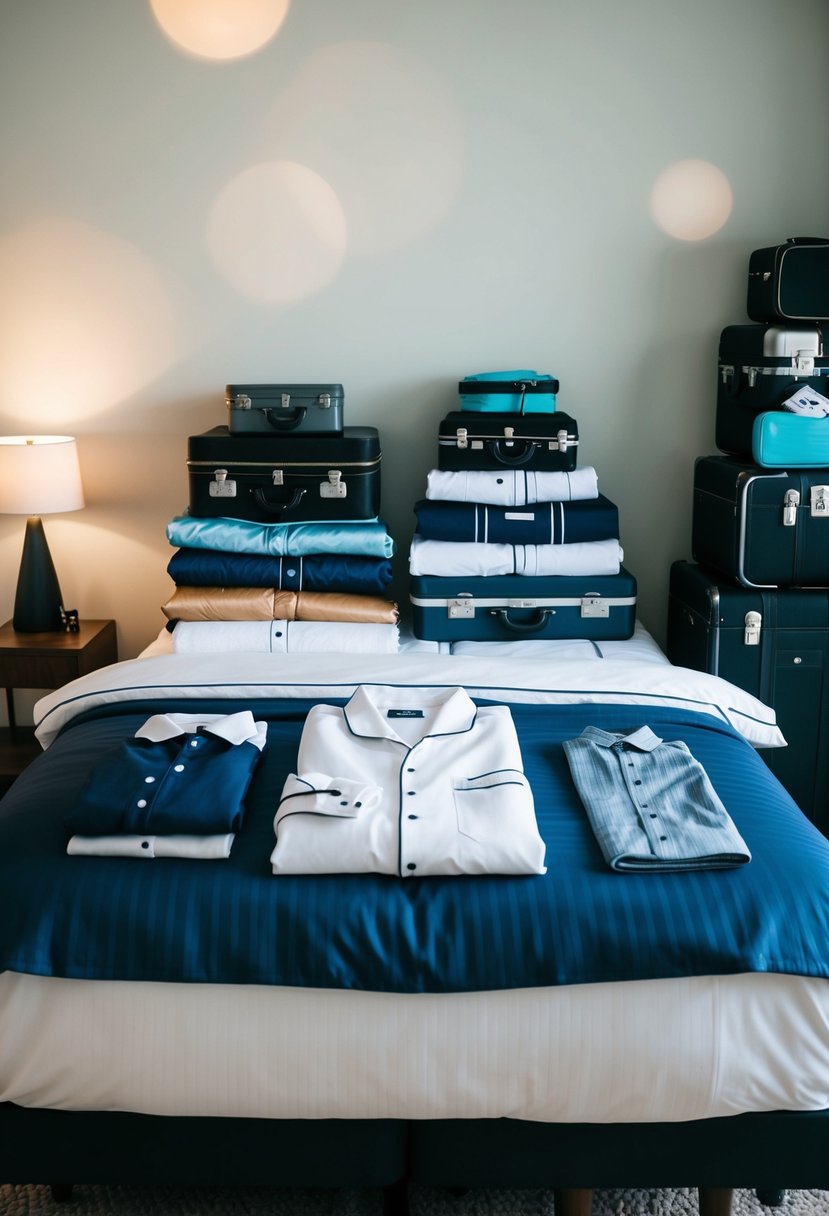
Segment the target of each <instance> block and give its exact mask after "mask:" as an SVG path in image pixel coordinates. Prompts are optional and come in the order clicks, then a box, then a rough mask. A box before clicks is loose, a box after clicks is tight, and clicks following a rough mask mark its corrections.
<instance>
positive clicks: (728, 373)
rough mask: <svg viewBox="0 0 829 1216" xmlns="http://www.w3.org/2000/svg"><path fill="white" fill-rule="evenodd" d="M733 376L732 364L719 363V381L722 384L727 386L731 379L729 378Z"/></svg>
mask: <svg viewBox="0 0 829 1216" xmlns="http://www.w3.org/2000/svg"><path fill="white" fill-rule="evenodd" d="M733 375H734V364H733V363H721V364H720V379H721V380H722V382H723V384H728V381H729V380H730V379H731V377H732V376H733Z"/></svg>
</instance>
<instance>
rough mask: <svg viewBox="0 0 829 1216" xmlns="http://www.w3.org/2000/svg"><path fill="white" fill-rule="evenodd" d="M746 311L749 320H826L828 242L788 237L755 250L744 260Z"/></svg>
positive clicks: (828, 305)
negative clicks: (746, 291) (746, 263)
mask: <svg viewBox="0 0 829 1216" xmlns="http://www.w3.org/2000/svg"><path fill="white" fill-rule="evenodd" d="M747 310H748V315H749V316H750V317H751V319H752V320H753V321H784V322H789V323H791V322H794V323H795V324H799V323H801V322H803V321H826V320H829V239H827V238H825V237H814V236H792V237H789V239H788V240H787V241H784V242H783V243H782V244H780V245H771V246H769V247H768V248H766V249H755V250H754V252H753V253H752V254H751V256H750V258H749V261H748V299H747Z"/></svg>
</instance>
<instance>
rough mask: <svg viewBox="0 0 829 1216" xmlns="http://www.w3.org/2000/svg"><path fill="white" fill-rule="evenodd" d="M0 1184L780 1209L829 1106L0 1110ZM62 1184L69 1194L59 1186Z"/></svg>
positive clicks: (801, 1174) (573, 1210)
mask: <svg viewBox="0 0 829 1216" xmlns="http://www.w3.org/2000/svg"><path fill="white" fill-rule="evenodd" d="M0 1181H2V1182H5V1183H17V1184H24V1183H43V1182H48V1183H51V1184H52V1185H53V1187H54V1188H55V1196H56V1198H58V1197H61V1196H63V1197H66V1196H67V1195H68V1193H70V1192H71V1185H72V1183H88V1184H99V1185H104V1184H111V1185H117V1184H121V1185H126V1184H140V1183H143V1184H157V1185H178V1186H188V1185H190V1186H210V1185H216V1186H232V1185H245V1186H257V1185H261V1186H279V1187H286V1188H305V1187H332V1188H339V1187H371V1188H380V1189H382V1190H383V1195H384V1212H385V1216H402V1213H404V1212H405V1210H406V1190H407V1184H408V1183H409V1182H414V1183H419V1184H422V1185H426V1186H437V1187H448V1188H453V1189H459V1190H465V1189H469V1188H470V1187H504V1188H524V1187H528V1188H538V1189H545V1190H555V1191H556V1192H557V1198H558V1201H559V1204H560V1207H559V1216H562V1213H563V1214H564V1216H587V1213H588V1212H589V1194H590V1190H589V1188H594V1187H595V1188H602V1189H614V1190H615V1189H638V1188H648V1187H698V1188H699V1189H700V1203H701V1206H700V1211H701V1213H703V1216H726V1214H727V1212H728V1209H729V1206H730V1200H729V1196H730V1189H731V1188H737V1187H739V1188H745V1189H751V1190H756V1191H757V1193H758V1196H759V1197H760V1198H761V1200H763V1201H765V1202H770V1203H776V1202H779V1200H780V1198H781V1197H782V1189H783V1188H786V1189H798V1188H802V1189H808V1190H829V1111H818V1112H802V1113H800V1112H798V1113H790V1112H771V1113H766V1114H746V1115H734V1116H732V1117H730V1118H722V1119H702V1120H697V1121H694V1122H690V1123H629V1124H624V1123H619V1124H605V1123H596V1124H588V1123H556V1124H549V1123H530V1122H523V1121H520V1120H513V1119H479V1120H459V1119H440V1120H424V1121H411V1122H408V1121H406V1120H394V1119H362V1120H361V1119H354V1120H343V1119H315V1120H294V1119H287V1120H283V1119H278V1120H268V1119H232V1118H194V1117H165V1116H160V1115H140V1114H131V1113H128V1112H112V1113H110V1112H99V1111H58V1110H37V1109H28V1108H24V1107H20V1106H16V1105H14V1104H13V1103H8V1102H7V1103H0ZM67 1188H69V1189H68V1190H67Z"/></svg>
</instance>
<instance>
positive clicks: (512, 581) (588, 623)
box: [409, 567, 636, 642]
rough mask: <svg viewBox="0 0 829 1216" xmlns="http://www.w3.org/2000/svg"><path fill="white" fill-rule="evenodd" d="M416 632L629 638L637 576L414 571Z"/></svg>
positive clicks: (428, 635) (430, 635)
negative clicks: (453, 574) (452, 575)
mask: <svg viewBox="0 0 829 1216" xmlns="http://www.w3.org/2000/svg"><path fill="white" fill-rule="evenodd" d="M409 582H410V595H409V598H410V600H411V604H412V631H413V632H414V635H415V637H417V638H422V639H425V640H426V641H430V642H462V641H476V642H504V641H513V642H514V641H516V640H519V639H521V638H538V639H545V640H547V639H549V638H587V639H591V638H592V639H596V640H599V639H604V640H605V641H609V640H611V639H624V638H629V637H631V636H632V635H633V630H634V628H635V625H636V579H635V578H634V577H633V575H632V574H630V573H629V572H628V571H627V570H625V569H624V567H622V569H621V570H620V571H619V573H618V574H606V575H599V576H598V577H593V576H588V575H552V576H550V577H546V578H534V577H524V576H522V575H520V574H503V575H494V576H491V577H489V578H486V577H483V576H478V577H472V578H464V577H458V578H449V577H444V576H442V575H428V574H421V575H413V576H412V577H411V578H410V580H409Z"/></svg>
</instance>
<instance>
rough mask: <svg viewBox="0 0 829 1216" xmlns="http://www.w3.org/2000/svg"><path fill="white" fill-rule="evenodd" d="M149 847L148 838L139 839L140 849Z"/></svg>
mask: <svg viewBox="0 0 829 1216" xmlns="http://www.w3.org/2000/svg"><path fill="white" fill-rule="evenodd" d="M149 847H150V842H149V840H142V841H141V848H142V849H148V848H149Z"/></svg>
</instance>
